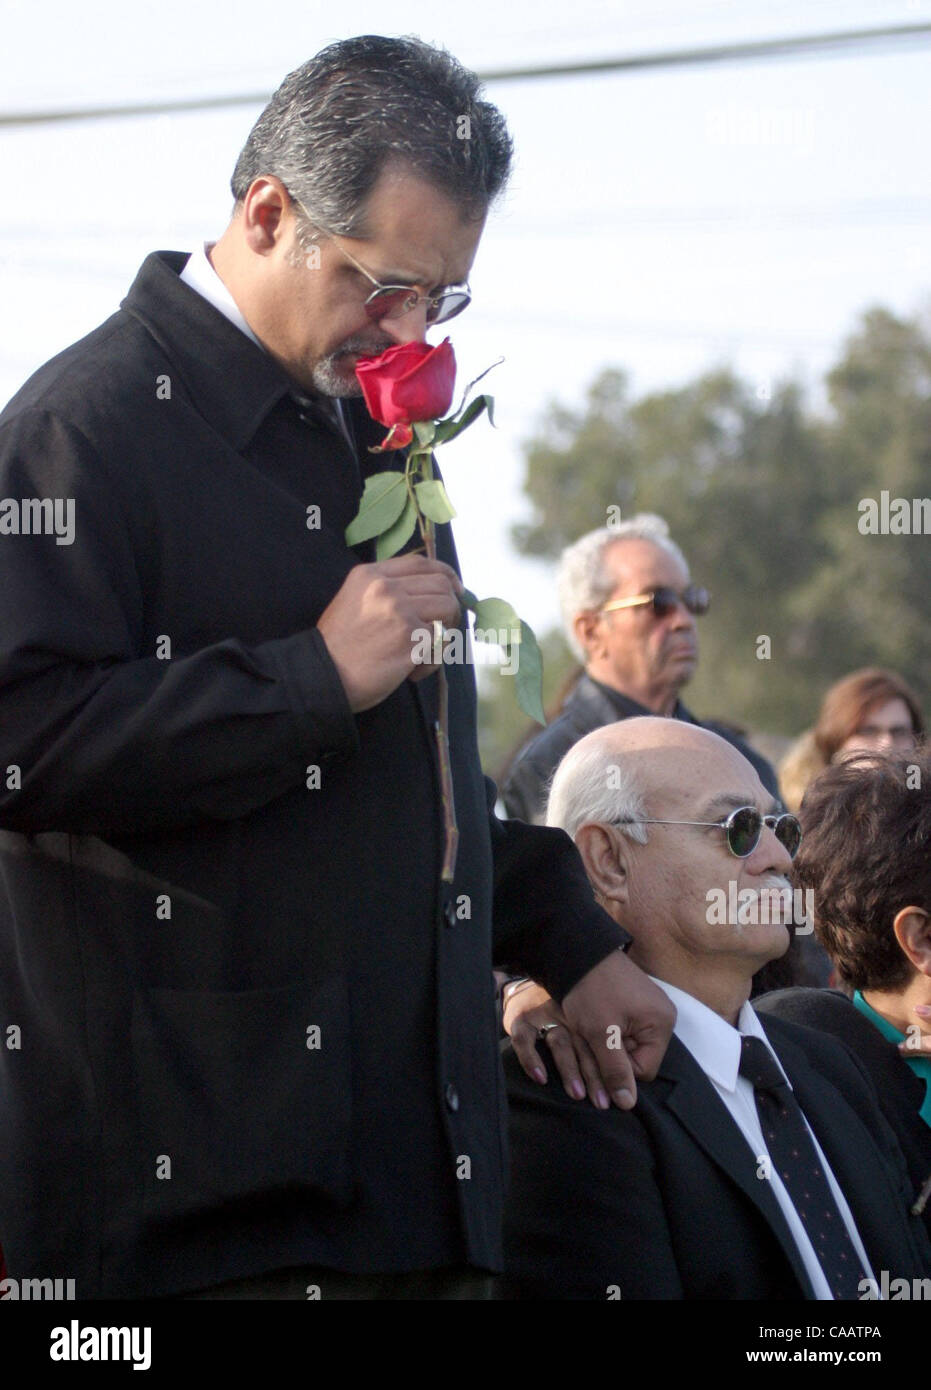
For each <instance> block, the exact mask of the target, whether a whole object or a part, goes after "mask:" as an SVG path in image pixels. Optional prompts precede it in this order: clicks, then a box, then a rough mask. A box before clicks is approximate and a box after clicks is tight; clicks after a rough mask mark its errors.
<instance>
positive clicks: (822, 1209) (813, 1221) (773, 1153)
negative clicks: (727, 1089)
mask: <svg viewBox="0 0 931 1390" xmlns="http://www.w3.org/2000/svg"><path fill="white" fill-rule="evenodd" d="M740 1074H741V1076H745V1077H746V1078H747V1080H748V1081H749V1082H750V1084H751V1085H752V1086H753V1095H754V1099H755V1100H756V1110H757V1114H758V1115H759V1117H760V1126H761V1128H762V1130H763V1138H764V1139H765V1140H766V1147H767V1149H768V1150H769V1156H770V1158H771V1159H772V1162H773V1167H774V1168H775V1170H776V1172H777V1173H778V1174H779V1176H780V1178H781V1179H782V1181H783V1182H784V1183H785V1187H786V1191H787V1192H788V1194H789V1197H790V1198H791V1201H792V1205H793V1206H794V1207H795V1210H796V1211H797V1212H798V1215H799V1219H800V1221H801V1223H802V1225H803V1226H804V1227H805V1232H806V1234H807V1236H808V1239H809V1240H810V1241H811V1243H812V1247H813V1248H814V1252H815V1254H816V1255H817V1257H818V1263H819V1264H820V1265H821V1268H822V1269H823V1270H824V1277H825V1279H827V1281H828V1284H829V1286H830V1289H831V1292H832V1293H833V1295H834V1297H835V1298H843V1299H855V1298H858V1297H859V1289H858V1284H859V1282H860V1280H861V1279H864V1278H865V1277H866V1273H865V1271H864V1269H863V1267H862V1264H861V1262H860V1258H859V1256H858V1255H857V1252H856V1250H855V1249H854V1245H853V1241H852V1240H851V1239H850V1233H849V1232H848V1230H847V1227H846V1225H845V1224H844V1218H843V1217H842V1216H841V1214H840V1210H839V1208H838V1205H837V1202H836V1201H835V1200H834V1194H833V1192H832V1191H831V1188H830V1185H829V1183H828V1180H827V1178H826V1177H825V1173H824V1168H823V1167H822V1165H821V1161H820V1159H819V1157H818V1151H817V1149H816V1148H815V1146H814V1144H813V1143H812V1139H811V1135H810V1134H809V1132H808V1128H807V1126H806V1124H805V1121H804V1119H803V1117H802V1112H801V1110H800V1109H799V1104H798V1101H797V1100H796V1099H795V1096H794V1095H793V1094H792V1091H791V1090H790V1088H789V1086H788V1084H787V1083H786V1079H785V1077H784V1076H783V1074H782V1072H781V1071H780V1069H779V1067H778V1065H777V1063H776V1060H775V1058H774V1057H773V1055H772V1053H771V1052H770V1050H769V1048H768V1047H767V1046H766V1044H765V1043H764V1042H763V1040H762V1039H761V1038H748V1037H743V1038H741V1040H740Z"/></svg>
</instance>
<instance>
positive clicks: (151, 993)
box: [132, 978, 352, 1222]
mask: <svg viewBox="0 0 931 1390" xmlns="http://www.w3.org/2000/svg"><path fill="white" fill-rule="evenodd" d="M132 1051H133V1066H134V1072H135V1082H136V1086H135V1093H136V1106H137V1124H138V1138H139V1144H138V1152H137V1155H136V1162H137V1163H138V1164H139V1165H140V1167H141V1189H142V1208H143V1217H144V1218H145V1219H147V1220H153V1221H156V1222H160V1221H165V1220H172V1219H178V1218H188V1217H192V1216H196V1215H206V1214H207V1213H208V1212H214V1213H215V1212H216V1211H217V1210H218V1209H219V1208H221V1207H226V1208H229V1206H230V1204H236V1203H241V1202H247V1203H254V1202H272V1203H274V1202H275V1201H276V1199H277V1200H278V1201H283V1202H288V1201H289V1200H290V1201H293V1200H294V1198H295V1197H300V1196H302V1195H304V1196H306V1195H307V1194H309V1193H310V1192H315V1193H317V1194H318V1195H321V1196H324V1197H328V1198H330V1199H331V1200H333V1201H335V1202H347V1201H348V1200H349V1199H350V1196H351V1191H352V1181H351V1168H350V1162H349V1127H350V1119H351V1075H350V1038H349V999H348V991H347V987H346V982H345V980H344V979H342V978H333V979H330V980H328V981H326V982H325V983H323V984H321V985H319V986H317V987H314V988H311V987H309V986H307V985H303V984H301V985H291V986H286V987H283V988H275V989H257V990H246V991H242V992H236V993H228V992H224V993H218V992H212V991H194V990H173V989H152V990H139V991H137V992H136V995H135V997H134V1000H133V1018H132Z"/></svg>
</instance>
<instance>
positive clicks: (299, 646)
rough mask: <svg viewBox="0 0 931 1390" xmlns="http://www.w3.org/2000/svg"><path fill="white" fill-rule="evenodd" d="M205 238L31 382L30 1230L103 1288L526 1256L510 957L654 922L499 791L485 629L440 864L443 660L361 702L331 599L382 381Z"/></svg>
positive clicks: (17, 1129)
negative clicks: (294, 355)
mask: <svg viewBox="0 0 931 1390" xmlns="http://www.w3.org/2000/svg"><path fill="white" fill-rule="evenodd" d="M185 261H186V257H185V256H184V255H181V254H177V253H169V252H165V253H158V254H156V255H153V256H150V257H148V258H147V260H146V261H145V263H144V265H143V267H142V269H141V271H140V273H139V275H138V277H137V279H136V281H135V283H134V285H133V287H132V289H131V291H130V293H129V295H128V297H127V299H126V300H125V301H124V303H123V305H122V307H121V309H120V310H119V312H118V313H116V314H115V315H114V316H113V317H112V318H111V319H109V320H108V321H107V322H106V323H105V324H103V325H102V326H101V327H100V328H98V329H97V330H95V332H93V333H92V334H91V335H90V336H89V337H87V338H85V339H84V340H83V341H82V342H80V343H78V344H76V345H75V346H73V347H71V348H69V349H68V350H67V351H66V352H64V353H63V354H61V355H60V356H59V357H57V358H55V359H54V360H53V361H51V362H50V363H48V364H47V365H46V366H45V367H43V368H42V369H41V370H40V371H39V372H38V373H37V374H36V375H35V376H34V377H33V378H32V379H31V380H30V381H29V382H28V383H27V384H26V385H25V386H24V387H23V388H22V390H21V391H20V392H19V393H18V395H17V396H16V397H15V398H14V400H13V401H12V402H11V403H10V405H9V406H8V407H7V408H6V410H5V411H4V412H3V415H2V416H0V505H2V499H7V500H8V501H10V502H15V503H16V504H17V506H15V507H14V506H6V507H5V508H4V509H3V511H2V512H0V517H2V518H3V520H2V521H0V1027H2V1033H0V1042H2V1045H0V1244H2V1245H3V1248H4V1249H5V1251H6V1255H7V1263H8V1266H9V1272H10V1274H11V1275H12V1276H14V1277H17V1276H18V1277H26V1276H41V1277H55V1276H64V1277H70V1278H74V1279H75V1280H76V1284H77V1293H78V1297H93V1296H98V1295H130V1296H132V1295H146V1294H160V1293H172V1292H177V1291H180V1290H185V1289H193V1288H196V1287H200V1286H206V1285H209V1284H212V1283H215V1282H219V1281H222V1280H225V1279H231V1278H236V1277H239V1276H245V1275H249V1274H258V1273H261V1272H263V1271H265V1270H270V1269H275V1268H282V1267H287V1266H292V1265H300V1264H304V1263H316V1264H325V1265H331V1266H333V1267H336V1268H340V1269H346V1270H360V1271H361V1270H388V1271H391V1270H407V1269H417V1268H425V1267H429V1266H438V1265H443V1264H448V1263H451V1262H457V1261H471V1262H472V1263H474V1264H476V1265H479V1266H485V1267H492V1268H493V1267H495V1266H496V1265H497V1263H498V1261H499V1258H500V1212H501V1201H502V1187H503V1178H504V1169H505V1147H504V1140H503V1137H502V1126H501V1124H500V1118H501V1113H502V1107H503V1090H502V1086H501V1083H500V1068H499V1062H498V1056H497V1037H496V1028H495V1016H494V1008H493V984H492V976H491V966H492V959H493V955H494V958H495V960H496V962H497V963H498V964H500V965H502V966H503V967H505V968H508V969H511V970H521V971H525V972H527V973H533V974H534V975H536V976H537V977H538V978H540V979H541V980H543V981H544V982H546V983H547V984H548V986H549V988H550V989H551V990H552V991H554V992H556V993H557V994H560V993H563V992H565V991H566V990H567V989H568V988H570V987H571V985H572V984H573V983H575V981H576V980H577V979H579V978H580V977H581V975H582V974H584V973H585V972H586V971H587V970H588V969H589V968H590V967H591V966H592V965H594V964H595V963H596V962H597V961H598V960H600V959H602V958H603V957H604V956H605V955H607V954H608V953H609V952H610V951H611V950H613V949H615V948H616V947H617V946H618V945H619V944H621V943H623V942H624V941H626V940H627V938H626V936H625V934H624V933H623V932H622V931H621V930H620V929H619V928H618V927H616V926H615V924H614V923H613V922H611V920H610V919H609V918H608V917H607V916H606V914H604V913H602V912H601V910H600V909H599V908H597V907H596V906H595V904H594V901H593V898H592V893H591V889H590V888H589V886H588V882H587V880H586V878H585V875H584V871H583V869H582V865H581V861H580V860H579V858H578V856H577V854H576V851H575V849H574V847H573V846H572V844H571V842H570V841H569V840H568V838H567V837H565V836H563V835H562V834H561V832H554V831H543V832H541V831H540V830H538V829H536V828H534V827H529V826H523V825H520V824H511V823H502V822H500V821H498V820H497V819H496V818H495V817H494V815H493V813H492V811H491V809H490V806H491V804H492V803H493V796H494V789H493V787H492V786H491V784H487V785H486V783H485V781H484V779H483V777H482V774H481V770H480V766H479V759H478V751H477V742H476V713H475V710H476V703H475V685H474V678H473V671H472V668H471V667H470V666H468V665H458V666H457V665H451V666H449V667H448V668H447V674H448V677H449V684H450V729H451V743H452V762H453V777H454V784H455V796H456V807H457V813H458V819H459V827H460V832H461V842H460V850H459V864H458V869H457V874H456V881H455V883H454V884H453V885H452V886H451V891H446V892H441V891H440V886H439V866H440V860H441V848H442V846H441V816H440V803H439V796H438V789H437V779H436V772H435V758H434V744H433V734H432V721H433V718H434V713H435V710H434V706H435V698H436V689H435V687H436V684H437V682H436V679H435V677H431V678H428V679H427V680H424V681H421V682H420V683H418V684H414V683H411V682H407V681H405V682H404V683H403V684H402V685H401V686H400V688H399V689H398V690H397V691H395V692H394V694H392V695H391V696H390V697H389V698H388V699H386V700H385V701H383V703H381V704H380V705H378V706H377V707H376V708H374V709H371V710H367V711H366V712H364V713H362V714H359V715H357V716H354V715H353V714H352V712H351V711H350V709H349V706H348V703H347V700H346V697H345V694H344V692H343V689H342V685H341V683H340V681H339V678H338V676H337V673H336V670H335V667H334V666H333V664H332V662H331V660H330V658H329V655H328V653H327V650H326V647H325V644H324V642H323V640H322V638H321V637H320V634H319V632H318V631H317V630H316V628H315V626H314V625H315V623H316V621H317V619H318V618H319V616H320V614H321V612H322V611H323V609H324V608H325V607H326V606H327V604H328V603H329V602H330V600H331V599H332V598H333V596H334V595H335V593H336V592H337V590H338V589H339V587H340V586H341V584H342V582H343V580H344V579H345V577H346V575H347V573H348V571H349V569H350V567H351V566H353V565H355V564H358V563H360V561H366V560H371V559H374V553H373V549H372V547H371V544H368V545H364V546H360V547H357V548H356V550H355V551H353V550H349V549H347V547H346V545H345V542H344V538H343V532H344V528H345V526H346V525H347V523H348V522H349V521H350V520H351V518H352V517H353V515H354V514H355V512H356V510H357V507H358V503H359V498H360V496H361V489H362V483H363V477H364V475H365V474H367V473H368V472H372V471H375V470H376V469H379V468H383V467H385V466H390V465H386V462H385V456H381V457H379V456H376V455H372V454H370V453H369V452H368V446H369V445H371V444H373V443H374V442H376V440H377V439H378V438H379V436H380V435H381V434H382V433H383V431H382V430H381V428H380V427H377V426H374V425H373V424H372V422H371V421H370V420H369V419H368V416H367V415H366V413H365V411H364V408H363V407H362V405H361V403H360V402H353V403H352V404H351V406H350V409H349V411H348V416H349V422H350V426H351V429H352V430H353V431H354V432H355V443H356V448H355V449H354V450H350V449H349V447H348V446H347V444H346V442H345V441H344V439H343V438H342V436H341V435H340V434H339V433H338V432H337V431H336V430H335V429H334V428H332V427H331V426H328V425H327V424H326V423H325V422H322V421H321V420H320V419H318V418H317V417H316V416H315V415H314V413H313V411H312V410H308V409H307V407H306V405H302V404H301V402H300V400H299V399H296V398H295V395H294V394H293V392H292V390H291V386H290V383H289V381H288V379H287V378H286V377H285V376H284V374H283V373H282V371H281V369H280V368H279V367H278V366H277V365H276V363H275V362H274V361H273V359H272V358H271V357H269V356H267V355H266V354H265V353H264V352H263V351H262V350H261V349H260V348H258V347H257V346H256V345H255V344H254V343H253V342H251V341H250V340H249V339H248V338H247V337H246V336H245V335H244V334H243V333H241V332H240V331H239V330H238V329H237V328H236V327H235V326H234V325H233V324H231V323H230V322H229V321H228V320H227V319H226V318H225V317H224V316H223V315H221V314H220V313H219V312H218V311H217V310H216V309H215V308H214V307H213V306H212V305H210V304H209V303H208V302H207V301H206V300H204V299H203V298H201V296H200V295H198V294H197V293H196V292H195V291H194V290H192V289H191V288H189V287H188V286H187V285H185V284H184V283H183V282H182V281H181V280H180V279H179V278H178V276H179V272H180V270H181V269H182V268H183V266H184V264H185ZM457 447H458V448H459V449H460V450H461V451H462V453H461V455H460V457H463V461H464V462H465V460H466V458H467V456H468V454H469V448H468V443H467V442H466V441H463V443H462V444H460V445H459V446H457ZM387 457H388V458H389V459H390V458H391V456H390V455H389V456H387ZM473 466H474V465H473ZM54 499H57V500H58V502H59V504H60V508H59V513H58V514H59V515H60V516H61V517H62V518H65V517H66V516H67V515H68V511H67V507H68V504H69V503H73V512H72V513H71V516H72V518H73V528H74V529H73V534H72V536H71V538H70V541H69V538H68V535H67V533H66V528H65V527H64V526H63V527H62V528H61V529H60V531H59V533H58V534H55V535H53V534H48V533H47V532H48V530H49V529H50V525H49V518H50V517H52V516H54V515H55V513H54V510H51V511H48V512H47V513H46V512H44V511H43V510H42V504H43V501H49V500H54ZM23 501H26V502H30V503H36V504H37V505H35V506H32V505H30V506H27V507H23V506H21V505H19V504H21V503H22V502H23ZM315 508H317V509H319V512H317V511H315V510H313V509H315ZM43 517H44V518H45V523H42V521H41V518H43ZM318 522H319V524H317V523H318ZM43 524H45V532H43V533H40V534H36V533H35V532H36V531H40V532H41V531H42V525H43ZM17 525H18V529H17ZM24 530H25V531H31V532H32V533H31V534H24V533H23V532H24ZM438 547H439V555H440V558H442V559H445V560H447V561H448V562H449V563H450V564H455V563H456V558H455V552H454V549H453V544H452V538H451V536H450V533H449V527H448V526H443V527H440V528H439V532H438ZM493 940H494V949H493Z"/></svg>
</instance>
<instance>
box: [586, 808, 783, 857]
mask: <svg viewBox="0 0 931 1390" xmlns="http://www.w3.org/2000/svg"><path fill="white" fill-rule="evenodd" d="M613 824H614V825H706V826H716V827H717V829H718V830H723V831H724V833H725V835H726V836H727V847H728V849H729V850H730V852H731V854H735V855H736V856H737V858H738V859H746V857H747V855H748V854H752V853H753V851H754V850H755V849H756V847H757V845H758V844H759V843H760V836H761V835H762V834H763V826H764V825H768V826H769V828H770V830H772V832H773V834H774V835H775V836H776V839H777V840H778V841H779V843H780V844H781V845H782V846H783V848H784V849H785V850H786V851H787V852H788V855H789V858H790V859H794V858H795V856H796V854H797V853H798V847H799V845H800V844H801V843H802V827H801V825H800V824H799V822H798V820H797V818H796V817H795V816H790V815H786V814H781V815H778V816H764V815H763V813H762V812H761V811H758V810H757V809H756V807H755V806H739V807H738V808H737V810H736V811H732V812H731V813H730V815H729V816H728V817H727V819H726V820H626V821H614V822H613Z"/></svg>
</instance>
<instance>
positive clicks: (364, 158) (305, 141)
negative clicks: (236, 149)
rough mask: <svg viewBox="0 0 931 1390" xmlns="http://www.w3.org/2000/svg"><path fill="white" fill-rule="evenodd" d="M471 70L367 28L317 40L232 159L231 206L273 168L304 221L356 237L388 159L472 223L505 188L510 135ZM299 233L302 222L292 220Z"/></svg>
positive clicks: (412, 41) (417, 41)
mask: <svg viewBox="0 0 931 1390" xmlns="http://www.w3.org/2000/svg"><path fill="white" fill-rule="evenodd" d="M480 91H481V86H480V84H479V81H478V78H477V77H476V76H475V74H474V73H472V72H469V71H468V70H467V69H466V68H464V67H462V65H461V64H460V63H458V62H457V61H456V59H455V58H453V57H452V55H451V54H449V53H447V52H445V50H443V49H439V48H433V47H431V46H430V45H429V44H426V43H423V42H422V41H421V40H420V39H416V38H399V39H391V38H383V37H381V36H379V35H375V34H368V35H362V36H360V37H358V38H353V39H343V40H341V41H340V42H338V43H333V44H330V45H328V47H326V48H324V49H322V50H321V52H320V53H318V54H317V55H316V57H314V58H311V59H309V61H308V62H306V63H304V64H303V65H302V66H301V67H299V68H296V69H295V71H294V72H292V73H290V74H289V75H288V76H287V77H286V78H285V79H284V81H283V82H282V84H281V86H280V87H279V88H278V90H277V92H275V94H274V96H273V97H272V99H271V101H270V102H269V103H268V105H267V106H266V107H265V110H264V111H263V112H262V114H261V115H260V116H259V118H258V120H257V121H256V123H255V125H254V126H253V128H252V131H251V133H250V135H249V138H248V139H247V141H246V143H245V145H244V146H243V149H242V153H241V154H240V156H239V159H238V160H237V161H236V168H235V170H234V171H233V177H232V180H231V187H232V190H233V196H234V197H235V199H236V201H237V203H240V202H241V201H242V199H243V198H244V197H245V196H246V193H247V192H248V190H249V186H250V184H251V183H252V182H253V180H254V179H256V178H258V177H259V176H260V175H261V174H273V175H275V177H276V178H279V179H280V180H281V182H282V183H283V184H284V186H285V188H286V189H287V190H288V192H289V193H290V194H291V195H292V196H293V197H296V198H299V199H300V201H301V202H302V203H303V204H304V206H305V207H306V208H307V210H308V212H309V213H310V214H311V215H312V217H313V219H314V224H313V225H314V226H315V227H319V228H321V229H322V230H324V231H326V232H329V233H332V234H335V235H341V236H363V235H364V234H365V223H364V215H365V205H366V201H367V199H368V197H369V195H370V193H371V192H372V189H373V188H374V186H375V184H376V182H377V180H378V178H379V176H380V174H381V173H382V170H383V169H384V167H385V166H386V164H387V163H388V162H389V161H390V160H398V161H400V162H403V164H404V165H405V166H406V167H407V168H408V169H409V170H410V171H411V172H413V173H414V174H416V175H417V176H418V177H419V178H421V179H423V180H424V182H426V183H428V184H430V185H431V186H432V187H434V188H436V189H438V190H439V191H440V192H441V193H444V194H445V195H446V196H447V197H448V198H450V199H451V200H452V201H453V202H454V203H456V204H457V205H458V206H459V207H460V208H461V209H462V215H463V219H464V220H473V219H474V220H476V221H477V220H480V219H481V218H482V217H484V215H485V213H486V212H487V211H488V208H489V206H490V205H491V203H492V202H493V200H494V199H495V198H496V197H497V195H498V194H499V193H500V192H501V190H502V189H503V188H504V186H505V184H506V183H507V179H508V175H509V173H510V165H511V155H512V148H513V147H512V142H511V137H510V135H509V134H508V129H507V125H506V124H505V120H504V117H503V116H502V114H501V112H500V111H499V110H498V108H497V107H496V106H493V105H492V104H491V103H490V102H486V101H480V100H479V93H480ZM298 227H299V235H300V236H302V237H303V236H306V234H307V231H308V228H307V226H306V219H305V218H303V217H301V216H300V215H299V216H298Z"/></svg>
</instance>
